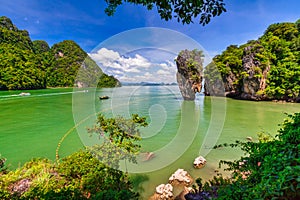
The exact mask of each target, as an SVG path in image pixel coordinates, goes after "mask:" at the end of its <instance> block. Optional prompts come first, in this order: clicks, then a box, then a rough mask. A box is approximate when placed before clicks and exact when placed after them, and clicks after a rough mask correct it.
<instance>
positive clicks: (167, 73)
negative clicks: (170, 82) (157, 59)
mask: <svg viewBox="0 0 300 200" xmlns="http://www.w3.org/2000/svg"><path fill="white" fill-rule="evenodd" d="M156 73H157V74H158V75H171V73H170V72H169V71H166V70H162V69H160V70H158V71H157V72H156Z"/></svg>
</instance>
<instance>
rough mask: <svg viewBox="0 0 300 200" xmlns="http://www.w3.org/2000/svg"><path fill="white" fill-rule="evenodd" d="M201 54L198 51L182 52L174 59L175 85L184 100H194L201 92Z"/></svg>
mask: <svg viewBox="0 0 300 200" xmlns="http://www.w3.org/2000/svg"><path fill="white" fill-rule="evenodd" d="M203 57H204V56H203V53H202V51H199V50H196V49H195V50H192V51H189V50H183V51H181V52H180V53H179V54H178V56H177V58H176V59H175V61H176V65H177V75H176V76H177V83H178V86H179V89H180V92H181V95H182V97H183V99H184V100H191V101H193V100H195V93H197V92H199V93H200V91H201V88H202V80H203Z"/></svg>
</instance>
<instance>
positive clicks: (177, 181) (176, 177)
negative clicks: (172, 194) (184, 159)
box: [169, 169, 193, 186]
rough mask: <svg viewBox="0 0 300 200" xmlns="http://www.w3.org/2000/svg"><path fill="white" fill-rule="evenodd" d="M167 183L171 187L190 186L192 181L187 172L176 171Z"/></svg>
mask: <svg viewBox="0 0 300 200" xmlns="http://www.w3.org/2000/svg"><path fill="white" fill-rule="evenodd" d="M169 183H171V184H173V185H184V186H190V185H191V184H192V183H193V179H192V177H191V176H190V175H189V174H188V172H187V171H184V170H183V169H177V171H176V172H175V173H174V174H172V175H171V176H170V178H169Z"/></svg>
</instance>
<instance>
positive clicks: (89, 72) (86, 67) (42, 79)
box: [0, 17, 120, 90]
mask: <svg viewBox="0 0 300 200" xmlns="http://www.w3.org/2000/svg"><path fill="white" fill-rule="evenodd" d="M79 72H80V73H79ZM98 83H99V84H98ZM79 85H81V86H83V87H95V86H97V85H98V87H115V86H120V82H119V81H118V80H117V79H116V78H114V77H113V76H108V75H107V74H105V73H103V72H102V70H101V69H100V67H99V66H98V65H97V64H96V63H95V62H94V61H93V60H92V59H91V58H90V57H89V56H88V54H87V53H86V52H84V51H83V50H82V49H81V48H80V46H79V45H78V44H76V43H75V42H74V41H70V40H65V41H62V42H60V43H58V44H54V45H53V46H52V47H51V48H50V47H49V45H48V44H47V42H46V41H43V40H37V41H31V39H30V37H29V34H28V32H27V31H26V30H19V29H18V28H17V27H16V26H15V25H13V23H12V22H11V20H10V19H9V18H7V17H0V90H22V89H42V88H47V87H74V86H75V87H76V86H79Z"/></svg>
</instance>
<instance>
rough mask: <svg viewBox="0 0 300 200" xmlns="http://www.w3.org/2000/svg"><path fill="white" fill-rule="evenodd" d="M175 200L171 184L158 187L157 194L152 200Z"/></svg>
mask: <svg viewBox="0 0 300 200" xmlns="http://www.w3.org/2000/svg"><path fill="white" fill-rule="evenodd" d="M170 199H173V186H172V185H171V184H160V185H159V186H157V187H156V190H155V194H154V195H153V196H152V197H151V198H150V200H170Z"/></svg>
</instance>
